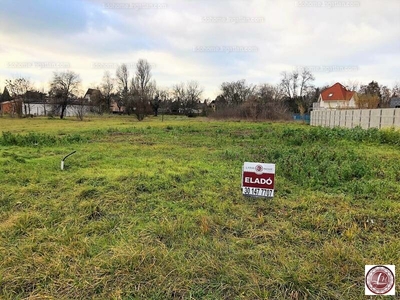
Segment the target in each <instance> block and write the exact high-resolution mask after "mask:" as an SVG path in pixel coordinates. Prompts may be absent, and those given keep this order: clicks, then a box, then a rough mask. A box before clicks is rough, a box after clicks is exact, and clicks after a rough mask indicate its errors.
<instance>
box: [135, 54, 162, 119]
mask: <svg viewBox="0 0 400 300" xmlns="http://www.w3.org/2000/svg"><path fill="white" fill-rule="evenodd" d="M156 90H157V87H156V82H155V81H154V80H153V81H152V80H151V65H150V63H149V62H148V61H147V60H145V59H140V60H139V61H138V62H137V64H136V71H135V76H134V77H133V78H132V80H131V96H132V97H131V100H132V101H131V104H130V110H131V111H132V112H133V113H134V114H135V115H136V117H137V119H138V120H139V121H141V120H143V119H144V117H145V116H146V115H147V114H148V113H149V112H150V111H151V104H150V102H151V101H152V99H153V97H154V96H155V92H156Z"/></svg>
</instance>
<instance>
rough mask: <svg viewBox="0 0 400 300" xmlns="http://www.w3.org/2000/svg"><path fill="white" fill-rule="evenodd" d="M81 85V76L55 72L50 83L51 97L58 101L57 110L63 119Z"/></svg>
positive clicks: (71, 72)
mask: <svg viewBox="0 0 400 300" xmlns="http://www.w3.org/2000/svg"><path fill="white" fill-rule="evenodd" d="M80 85H81V79H80V77H79V75H78V74H77V73H75V72H73V71H66V72H54V75H53V79H52V81H51V82H50V95H51V96H52V97H53V98H54V99H55V100H56V103H55V105H56V109H57V110H59V111H60V119H63V118H64V116H65V113H66V109H67V107H68V105H70V104H71V101H72V99H73V98H74V97H75V94H76V93H78V91H79V88H80Z"/></svg>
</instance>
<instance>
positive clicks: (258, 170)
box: [255, 165, 264, 175]
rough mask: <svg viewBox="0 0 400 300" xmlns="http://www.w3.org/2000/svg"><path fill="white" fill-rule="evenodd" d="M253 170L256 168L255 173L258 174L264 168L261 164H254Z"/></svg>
mask: <svg viewBox="0 0 400 300" xmlns="http://www.w3.org/2000/svg"><path fill="white" fill-rule="evenodd" d="M255 170H256V174H258V175H260V174H262V172H263V171H264V168H263V166H262V165H256V167H255Z"/></svg>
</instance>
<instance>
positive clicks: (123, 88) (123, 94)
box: [116, 64, 129, 110]
mask: <svg viewBox="0 0 400 300" xmlns="http://www.w3.org/2000/svg"><path fill="white" fill-rule="evenodd" d="M116 77H117V85H118V93H119V100H118V102H117V105H118V109H119V110H121V108H122V107H123V106H127V105H128V102H129V95H128V92H129V91H128V82H129V71H128V67H127V65H126V64H122V65H120V66H119V67H118V68H117V72H116Z"/></svg>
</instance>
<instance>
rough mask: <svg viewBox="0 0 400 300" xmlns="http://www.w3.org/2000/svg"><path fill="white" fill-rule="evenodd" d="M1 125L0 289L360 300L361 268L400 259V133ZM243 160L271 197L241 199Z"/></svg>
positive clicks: (261, 126)
mask: <svg viewBox="0 0 400 300" xmlns="http://www.w3.org/2000/svg"><path fill="white" fill-rule="evenodd" d="M0 131H2V132H3V134H2V135H1V137H0V298H4V299H25V298H30V299H365V296H364V265H366V264H397V265H398V266H399V265H400V264H399V262H400V230H399V228H400V167H399V163H400V152H399V150H400V143H399V141H400V138H399V137H400V133H399V132H396V131H377V130H369V131H364V130H361V129H355V130H345V129H335V130H331V129H326V128H312V127H309V126H305V125H298V124H290V123H249V122H217V121H212V120H208V119H202V118H196V119H186V118H173V117H167V118H166V120H165V121H164V122H161V118H159V119H157V118H149V119H146V120H145V121H144V122H136V121H134V119H133V118H129V117H112V118H111V117H110V118H108V117H104V118H91V119H87V120H86V121H84V122H78V121H75V120H73V119H69V120H68V119H67V120H58V119H40V118H35V119H23V120H21V119H9V118H0ZM72 150H77V153H76V154H74V155H73V156H71V157H70V158H68V159H67V161H66V169H65V170H64V171H61V170H60V160H61V159H62V157H63V156H65V155H66V154H68V153H69V152H71V151H72ZM244 161H259V162H271V163H276V172H277V176H276V196H275V198H274V199H269V200H268V199H260V198H259V199H257V198H246V197H243V196H242V195H241V190H240V180H241V166H242V164H243V162H244ZM397 295H399V294H398V292H397Z"/></svg>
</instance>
